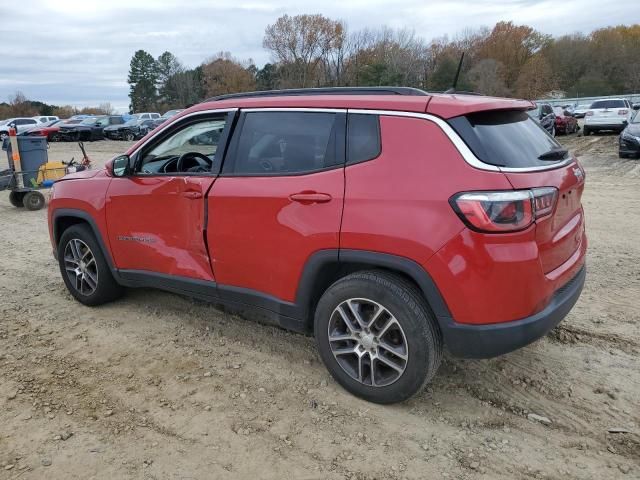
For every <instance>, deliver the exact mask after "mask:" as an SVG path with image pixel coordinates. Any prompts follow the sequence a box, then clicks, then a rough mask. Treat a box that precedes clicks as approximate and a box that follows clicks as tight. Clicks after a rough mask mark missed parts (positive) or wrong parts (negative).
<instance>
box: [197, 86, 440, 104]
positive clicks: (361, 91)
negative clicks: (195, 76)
mask: <svg viewBox="0 0 640 480" xmlns="http://www.w3.org/2000/svg"><path fill="white" fill-rule="evenodd" d="M300 95H414V96H422V95H429V93H427V92H425V91H424V90H420V89H419V88H413V87H326V88H291V89H283V90H263V91H258V92H242V93H228V94H226V95H218V96H217V97H211V98H208V99H206V100H204V102H216V101H220V100H227V99H230V98H255V97H288V96H300Z"/></svg>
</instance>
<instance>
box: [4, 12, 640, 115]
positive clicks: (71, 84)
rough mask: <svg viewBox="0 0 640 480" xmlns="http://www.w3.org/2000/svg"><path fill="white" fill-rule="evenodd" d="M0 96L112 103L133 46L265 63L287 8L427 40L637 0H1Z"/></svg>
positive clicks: (555, 19)
mask: <svg viewBox="0 0 640 480" xmlns="http://www.w3.org/2000/svg"><path fill="white" fill-rule="evenodd" d="M2 4H3V8H2V20H1V23H0V45H2V48H1V49H0V51H1V52H2V55H0V102H2V101H8V98H9V96H11V95H13V94H14V93H15V92H16V91H18V90H19V91H21V92H23V93H24V94H25V95H26V96H27V98H29V99H32V100H41V101H43V102H46V103H50V104H55V105H74V106H78V107H82V106H97V105H98V104H100V103H103V102H110V103H111V104H112V106H114V107H115V108H116V109H118V110H119V111H125V110H126V109H127V106H128V104H129V100H128V97H127V96H128V92H129V88H128V85H127V83H126V82H127V73H128V70H129V61H130V60H131V56H132V55H133V53H134V52H135V51H136V50H138V49H144V50H147V51H148V52H149V53H151V54H152V55H153V56H154V57H157V56H158V55H160V54H161V53H162V52H164V51H166V50H168V51H170V52H172V53H173V54H174V55H176V56H177V57H178V58H179V59H180V60H181V61H182V62H183V63H184V64H185V65H186V66H188V67H195V66H196V65H199V64H200V63H202V62H203V60H205V59H207V58H209V57H211V56H213V55H215V54H216V53H217V52H219V51H229V52H231V53H232V54H233V55H234V56H235V57H236V58H239V59H242V60H244V59H249V58H251V59H253V60H254V62H255V63H256V65H258V66H262V65H263V64H264V63H266V62H268V61H269V60H270V57H269V53H268V52H267V51H265V50H264V49H263V48H262V38H263V35H264V30H265V27H266V26H267V25H269V24H271V23H273V22H274V21H275V20H276V19H277V18H278V17H279V16H281V15H284V14H285V13H286V14H289V15H296V14H301V13H321V14H323V15H325V16H328V17H330V18H333V19H340V20H343V21H345V22H346V24H347V26H348V29H349V30H350V31H355V30H359V29H362V28H366V27H369V28H376V27H379V26H383V25H386V26H388V27H392V28H408V29H411V30H414V31H415V33H416V34H418V35H420V36H421V37H423V38H424V39H425V40H427V41H428V40H431V39H433V38H437V37H442V36H443V35H449V36H450V37H451V36H455V34H456V33H457V32H460V31H462V30H463V29H465V28H468V27H470V28H478V27H482V26H489V27H491V26H493V25H494V24H495V23H496V22H498V21H501V20H506V21H508V20H511V21H513V22H515V23H518V24H527V25H530V26H532V27H534V28H536V29H537V30H540V31H542V32H544V33H547V34H551V35H554V36H560V35H563V34H567V33H574V32H580V31H581V32H590V31H592V30H594V29H597V28H601V27H605V26H611V25H620V24H627V25H628V24H631V23H638V22H640V1H639V0H616V1H605V0H600V1H598V0H553V1H547V0H542V1H536V0H504V1H490V0H470V1H467V0H454V1H431V0H395V1H394V0H389V1H387V0H322V1H317V0H306V1H293V0H271V1H261V0H246V1H245V0H133V1H132V0H99V1H96V0H79V1H78V0H24V1H23V2H12V1H10V0H3V1H2Z"/></svg>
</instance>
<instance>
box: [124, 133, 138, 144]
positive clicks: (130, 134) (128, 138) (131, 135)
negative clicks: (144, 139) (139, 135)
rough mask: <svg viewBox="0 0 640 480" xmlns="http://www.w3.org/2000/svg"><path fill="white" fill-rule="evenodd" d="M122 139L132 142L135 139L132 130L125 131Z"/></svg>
mask: <svg viewBox="0 0 640 480" xmlns="http://www.w3.org/2000/svg"><path fill="white" fill-rule="evenodd" d="M124 139H125V140H126V141H127V142H133V141H134V140H135V139H136V136H135V135H134V134H133V132H127V133H126V134H125V136H124Z"/></svg>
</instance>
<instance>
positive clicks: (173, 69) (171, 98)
mask: <svg viewBox="0 0 640 480" xmlns="http://www.w3.org/2000/svg"><path fill="white" fill-rule="evenodd" d="M156 64H157V68H158V80H157V88H158V95H159V97H160V102H162V103H165V104H172V103H174V102H175V101H176V98H175V94H174V92H173V89H172V88H171V86H170V85H169V84H170V79H171V78H172V77H174V76H175V75H176V74H178V73H182V72H184V67H183V66H182V64H181V63H180V61H179V60H178V59H177V58H176V57H175V55H173V54H172V53H171V52H164V53H163V54H162V55H160V56H159V57H158V60H157V61H156Z"/></svg>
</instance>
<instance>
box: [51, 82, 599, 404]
mask: <svg viewBox="0 0 640 480" xmlns="http://www.w3.org/2000/svg"><path fill="white" fill-rule="evenodd" d="M531 106H532V104H531V103H530V102H527V101H519V100H508V99H498V98H488V97H481V96H470V95H461V94H460V95H457V94H428V93H425V92H422V91H420V90H414V89H407V88H355V89H311V90H303V91H282V92H266V93H265V92H263V93H254V94H244V95H230V96H225V97H221V98H217V99H212V100H210V101H205V102H203V103H201V104H198V105H196V106H194V107H192V108H190V109H188V110H186V111H184V112H182V113H181V114H179V115H177V116H176V117H174V118H173V119H171V120H170V122H168V123H166V124H164V125H163V126H161V127H160V128H158V129H156V130H154V131H153V132H152V133H150V134H149V135H147V136H146V137H145V138H143V139H142V140H141V141H140V142H138V143H137V144H136V145H134V146H133V147H132V148H131V149H130V150H129V151H128V152H127V154H126V155H121V156H119V157H116V158H115V159H114V160H113V161H112V162H110V163H109V164H108V166H107V167H106V168H105V169H104V170H89V171H85V172H81V173H77V174H74V175H68V176H66V177H65V178H64V179H62V181H59V182H56V184H55V186H54V188H53V190H52V194H51V202H50V205H49V230H50V234H51V243H52V246H53V252H54V255H55V256H56V257H57V259H58V262H59V265H60V271H61V273H62V278H63V279H64V282H65V284H66V286H67V288H68V289H69V291H70V292H71V294H72V295H73V296H74V297H75V298H76V299H77V300H78V301H80V302H82V303H84V304H85V305H99V304H102V303H105V302H108V301H111V300H114V299H116V298H118V297H119V296H120V295H121V294H122V292H123V287H157V288H161V289H164V290H169V291H172V292H175V293H179V294H185V295H190V296H193V297H197V298H200V299H204V300H210V301H214V302H217V303H223V304H230V305H234V306H236V307H241V308H247V307H252V308H256V309H258V310H259V311H260V312H262V313H263V314H264V315H263V317H264V318H268V319H270V320H271V321H273V322H275V323H276V324H278V325H280V326H282V327H284V328H288V329H292V330H295V331H299V332H306V333H311V334H313V335H315V338H316V342H317V346H318V350H319V353H320V356H321V358H322V360H323V361H324V363H325V365H326V366H327V368H328V370H329V371H330V372H331V374H332V375H333V376H334V378H335V379H336V380H337V381H338V382H339V383H340V384H341V385H343V386H344V387H345V388H346V389H347V390H348V391H350V392H352V393H354V394H356V395H358V396H360V397H362V398H365V399H367V400H370V401H373V402H380V403H391V402H397V401H401V400H404V399H406V398H408V397H410V396H411V395H413V394H415V393H416V392H417V391H419V390H420V389H421V388H422V386H423V385H425V383H426V382H428V381H429V380H430V379H431V378H432V377H433V375H434V374H435V372H436V370H437V368H438V366H439V364H440V360H441V357H442V352H443V348H444V347H445V346H446V347H447V348H448V349H449V351H450V352H451V353H452V354H453V355H456V356H460V357H473V358H485V357H493V356H496V355H501V354H504V353H506V352H510V351H512V350H515V349H517V348H520V347H523V346H524V345H527V344H529V343H530V342H533V341H534V340H536V339H538V338H539V337H541V336H543V335H545V334H546V333H547V332H548V331H549V330H550V329H551V328H553V327H554V326H555V325H557V324H558V323H559V322H560V321H561V320H562V319H563V318H564V316H565V315H566V314H567V313H568V312H569V310H570V309H571V308H572V307H573V305H574V303H575V302H576V301H577V299H578V297H579V295H580V292H581V290H582V286H583V283H584V279H585V252H586V248H587V240H586V237H585V229H584V217H583V216H584V214H583V209H582V206H581V201H580V199H581V196H582V191H583V188H584V171H583V169H582V167H581V166H580V165H579V163H578V161H577V160H576V158H575V157H573V156H572V155H570V154H569V153H568V152H567V151H566V150H564V149H562V147H561V146H560V145H559V144H558V143H557V142H556V141H555V140H554V139H553V138H552V137H551V136H549V135H548V134H547V133H546V132H545V131H544V130H543V129H542V128H541V127H540V126H539V125H538V124H537V123H536V122H535V121H534V120H532V119H531V118H530V117H529V116H528V115H527V113H526V110H527V109H529V108H531Z"/></svg>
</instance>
